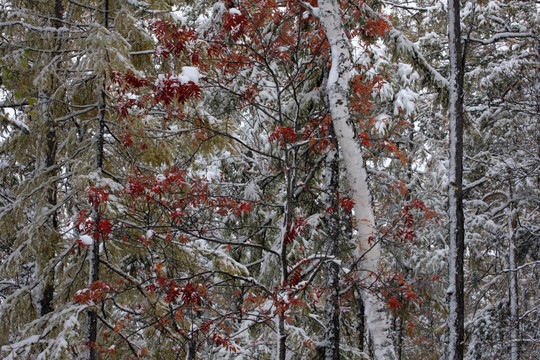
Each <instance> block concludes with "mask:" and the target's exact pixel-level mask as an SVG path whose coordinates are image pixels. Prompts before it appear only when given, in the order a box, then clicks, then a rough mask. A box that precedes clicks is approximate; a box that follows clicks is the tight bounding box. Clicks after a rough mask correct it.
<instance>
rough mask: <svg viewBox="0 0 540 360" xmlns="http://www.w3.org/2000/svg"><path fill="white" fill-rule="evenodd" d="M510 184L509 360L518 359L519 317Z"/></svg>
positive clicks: (508, 219) (507, 209)
mask: <svg viewBox="0 0 540 360" xmlns="http://www.w3.org/2000/svg"><path fill="white" fill-rule="evenodd" d="M512 198H513V196H512V184H511V183H510V186H509V199H508V200H509V202H510V204H509V205H508V207H507V208H506V217H507V221H508V265H509V269H510V291H509V295H510V323H511V335H510V337H511V338H510V342H511V343H510V359H511V360H518V359H519V316H518V281H517V280H518V279H517V269H516V243H515V234H514V229H515V227H516V226H515V225H516V224H515V223H514V209H513V204H512V202H513V199H512Z"/></svg>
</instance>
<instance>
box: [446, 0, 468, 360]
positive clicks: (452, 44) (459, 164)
mask: <svg viewBox="0 0 540 360" xmlns="http://www.w3.org/2000/svg"><path fill="white" fill-rule="evenodd" d="M448 43H449V44H448V47H449V54H450V81H449V104H448V114H449V123H450V179H449V180H450V184H449V185H448V201H449V209H448V216H449V219H450V237H449V243H450V249H449V254H448V266H449V286H448V290H447V294H448V301H449V304H448V332H449V334H448V352H447V359H448V360H461V359H463V350H464V349H463V348H464V343H463V341H464V335H463V332H464V330H463V322H464V297H463V290H464V280H463V255H464V247H465V246H464V238H465V229H464V215H463V72H464V69H463V68H464V57H463V53H462V50H461V23H460V3H459V0H448Z"/></svg>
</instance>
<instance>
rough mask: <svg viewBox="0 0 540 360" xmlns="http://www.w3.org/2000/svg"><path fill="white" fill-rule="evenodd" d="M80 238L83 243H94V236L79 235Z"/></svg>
mask: <svg viewBox="0 0 540 360" xmlns="http://www.w3.org/2000/svg"><path fill="white" fill-rule="evenodd" d="M80 240H81V242H82V243H83V244H85V245H92V244H93V243H94V238H93V237H91V236H90V235H81V237H80Z"/></svg>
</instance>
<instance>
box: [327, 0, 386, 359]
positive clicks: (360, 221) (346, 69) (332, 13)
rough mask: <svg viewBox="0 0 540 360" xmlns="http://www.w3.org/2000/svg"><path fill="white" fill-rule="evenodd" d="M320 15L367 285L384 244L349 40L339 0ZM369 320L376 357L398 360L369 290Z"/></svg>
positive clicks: (330, 2) (365, 293)
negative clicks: (357, 131)
mask: <svg viewBox="0 0 540 360" xmlns="http://www.w3.org/2000/svg"><path fill="white" fill-rule="evenodd" d="M319 18H320V21H321V24H322V27H323V29H324V31H325V34H326V37H327V39H328V42H329V43H330V49H331V56H332V66H331V69H330V73H329V75H328V83H327V89H326V90H327V96H328V101H329V105H330V111H331V115H332V121H333V124H334V128H335V132H336V137H337V139H338V142H339V145H340V147H341V149H342V154H343V160H344V163H345V168H346V171H347V175H348V178H349V182H350V186H351V189H352V196H353V199H354V201H355V205H354V210H355V215H356V218H357V231H358V250H359V254H360V255H361V257H362V262H361V268H362V275H363V278H364V279H365V283H366V285H367V287H370V286H371V285H373V283H374V282H375V277H373V276H369V275H370V274H371V273H376V272H377V269H378V266H379V259H380V245H379V244H378V243H372V241H371V240H372V239H373V237H374V231H375V229H374V226H375V219H374V215H373V209H372V207H371V194H370V191H369V188H368V184H367V172H366V169H365V168H364V160H363V154H362V151H361V149H360V147H359V144H358V142H357V141H356V139H355V138H354V132H353V129H352V128H351V126H350V125H349V124H348V121H349V119H350V112H349V108H348V99H347V95H348V93H349V82H350V79H351V75H350V74H351V72H350V71H351V68H352V63H351V60H350V49H349V41H348V39H347V36H346V35H345V32H344V27H343V22H342V20H341V15H340V9H339V5H338V3H337V1H336V0H321V1H319ZM362 299H363V301H364V306H365V314H366V323H367V325H368V330H369V333H370V336H371V339H372V343H373V351H374V355H375V358H376V359H378V360H384V359H395V354H394V349H393V345H392V341H391V338H390V335H389V327H390V326H389V322H388V318H387V316H386V314H385V304H384V302H383V301H381V300H380V299H378V298H377V296H375V295H374V294H372V293H371V292H369V291H368V290H364V291H363V292H362Z"/></svg>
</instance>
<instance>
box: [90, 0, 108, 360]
mask: <svg viewBox="0 0 540 360" xmlns="http://www.w3.org/2000/svg"><path fill="white" fill-rule="evenodd" d="M103 6H104V7H103V26H104V27H105V28H108V26H109V0H105V1H104V4H103ZM105 77H106V75H105V74H103V81H102V89H101V98H100V100H99V107H98V124H97V132H96V136H95V142H96V164H95V168H96V170H97V172H98V173H99V175H101V174H102V171H103V153H104V149H103V147H104V134H105V116H106V111H107V93H106V89H105V83H106V79H105ZM92 219H93V221H94V233H97V226H98V224H99V222H100V221H101V215H100V209H99V208H98V206H94V209H93V210H92ZM99 248H100V238H99V237H98V236H95V237H94V241H93V243H92V246H91V247H90V258H89V263H90V264H89V266H90V276H89V283H90V285H91V284H93V283H95V282H96V281H98V280H99V261H100V260H99ZM87 322H88V323H87V326H88V328H87V332H88V335H87V338H88V345H89V352H88V359H89V360H96V359H97V356H98V355H97V351H96V350H97V349H96V343H97V334H98V319H97V313H96V311H95V310H93V309H90V310H88V315H87Z"/></svg>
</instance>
